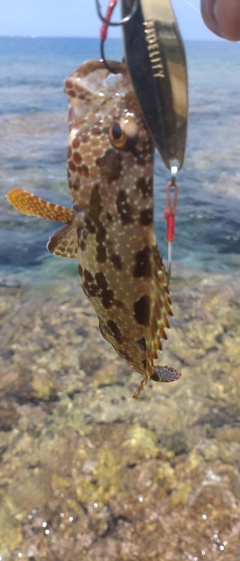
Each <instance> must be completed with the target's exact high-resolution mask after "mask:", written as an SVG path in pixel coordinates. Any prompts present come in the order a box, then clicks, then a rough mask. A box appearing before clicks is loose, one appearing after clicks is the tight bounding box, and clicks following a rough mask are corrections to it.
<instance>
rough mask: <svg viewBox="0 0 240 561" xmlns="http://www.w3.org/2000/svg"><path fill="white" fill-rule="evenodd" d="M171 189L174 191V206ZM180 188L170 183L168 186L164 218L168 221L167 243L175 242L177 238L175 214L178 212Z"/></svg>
mask: <svg viewBox="0 0 240 561" xmlns="http://www.w3.org/2000/svg"><path fill="white" fill-rule="evenodd" d="M171 188H173V189H174V195H173V204H172V203H171ZM177 199H178V186H177V184H176V183H173V182H172V181H169V183H168V185H167V208H166V210H165V212H164V218H165V219H166V221H167V233H166V240H167V242H173V240H174V236H175V214H176V212H177Z"/></svg>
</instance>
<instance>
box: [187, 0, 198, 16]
mask: <svg viewBox="0 0 240 561" xmlns="http://www.w3.org/2000/svg"><path fill="white" fill-rule="evenodd" d="M184 1H185V2H186V4H189V6H191V7H192V8H193V9H194V10H196V12H198V13H199V14H200V13H201V12H200V10H198V8H196V7H195V6H193V4H191V3H190V2H188V0H184Z"/></svg>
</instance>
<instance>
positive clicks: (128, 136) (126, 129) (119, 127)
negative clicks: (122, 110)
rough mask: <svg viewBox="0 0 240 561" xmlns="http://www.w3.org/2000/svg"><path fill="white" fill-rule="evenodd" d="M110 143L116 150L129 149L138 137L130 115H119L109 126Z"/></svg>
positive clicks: (135, 125) (136, 128)
mask: <svg viewBox="0 0 240 561" xmlns="http://www.w3.org/2000/svg"><path fill="white" fill-rule="evenodd" d="M109 137H110V141H111V143H112V145H113V146H114V147H115V148H117V149H118V150H129V149H130V148H132V147H133V146H134V145H135V144H136V142H137V139H138V127H137V124H136V123H135V121H134V119H133V118H132V117H120V119H116V120H115V121H113V123H112V124H111V125H110V127H109Z"/></svg>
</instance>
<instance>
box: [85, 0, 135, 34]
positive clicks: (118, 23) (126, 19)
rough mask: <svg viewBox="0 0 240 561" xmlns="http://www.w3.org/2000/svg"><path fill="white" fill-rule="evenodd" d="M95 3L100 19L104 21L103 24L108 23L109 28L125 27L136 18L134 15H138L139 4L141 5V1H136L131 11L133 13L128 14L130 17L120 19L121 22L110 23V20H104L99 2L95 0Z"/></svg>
mask: <svg viewBox="0 0 240 561" xmlns="http://www.w3.org/2000/svg"><path fill="white" fill-rule="evenodd" d="M95 2H96V8H97V13H98V17H99V18H100V19H101V20H102V22H103V23H106V24H107V25H108V26H109V25H112V26H114V27H115V26H118V25H124V24H125V23H127V22H128V21H130V20H131V19H132V17H133V16H134V14H135V13H136V11H137V8H138V4H139V0H135V2H134V4H133V7H132V9H131V12H130V13H129V14H128V16H126V17H125V18H122V19H120V20H119V21H109V20H108V19H106V18H104V17H103V15H102V13H101V6H100V2H99V0H95Z"/></svg>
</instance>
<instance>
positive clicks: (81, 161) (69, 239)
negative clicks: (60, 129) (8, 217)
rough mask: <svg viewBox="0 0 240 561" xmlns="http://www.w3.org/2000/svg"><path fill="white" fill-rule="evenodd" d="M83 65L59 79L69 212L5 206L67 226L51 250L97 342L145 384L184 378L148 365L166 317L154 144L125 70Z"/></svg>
mask: <svg viewBox="0 0 240 561" xmlns="http://www.w3.org/2000/svg"><path fill="white" fill-rule="evenodd" d="M110 64H111V67H114V69H115V71H116V72H117V74H116V75H109V71H108V70H106V68H105V66H104V65H103V63H102V62H101V61H94V60H90V61H87V62H85V63H84V64H82V66H80V67H79V68H78V69H77V70H76V71H75V72H74V73H73V74H71V75H70V76H69V78H67V80H66V82H65V92H66V93H67V95H68V96H69V128H70V140H69V149H68V158H67V162H68V184H69V188H70V191H71V195H72V198H73V200H74V204H73V207H72V209H67V208H64V207H61V206H59V205H55V204H52V203H49V202H46V201H44V200H42V199H40V198H39V197H37V196H36V195H33V194H31V193H28V192H27V191H23V190H21V189H13V190H12V191H10V193H8V196H7V197H8V200H9V201H10V203H11V204H13V205H14V206H15V207H16V208H17V209H18V210H20V211H21V212H23V213H25V214H28V215H35V216H40V217H42V218H46V219H48V220H57V221H59V222H62V223H64V224H65V226H64V227H63V228H62V229H61V230H59V231H58V232H56V233H55V234H54V235H53V236H52V237H51V238H50V240H49V242H48V245H47V247H48V250H49V251H50V252H52V253H55V254H56V255H60V256H62V257H77V256H78V261H79V265H78V270H79V275H80V278H81V284H82V288H83V290H84V292H85V294H86V296H87V297H88V299H89V300H90V302H91V304H92V306H93V308H94V309H95V311H96V313H97V315H98V318H99V327H100V331H101V333H102V335H103V337H104V338H105V339H106V340H107V341H108V342H109V343H111V345H112V346H113V347H114V349H115V350H116V351H117V353H118V354H119V355H120V356H121V357H122V358H123V359H124V360H125V361H126V362H127V364H128V365H130V366H131V367H133V369H134V370H136V371H137V372H139V373H140V374H141V375H142V376H143V377H144V378H143V380H142V382H141V384H140V386H139V388H138V389H137V390H136V392H135V393H134V397H138V396H139V394H140V392H141V390H142V389H143V387H144V386H145V384H146V383H147V381H148V379H149V378H151V379H152V380H156V381H164V382H170V381H174V380H177V379H178V378H179V377H180V375H181V374H180V373H179V372H177V371H176V370H174V369H173V368H170V367H168V366H154V360H155V359H156V358H157V353H158V351H159V350H160V349H161V342H160V340H161V339H166V334H165V328H166V327H169V323H168V319H167V316H168V315H172V312H171V302H170V298H169V292H168V280H167V273H166V270H165V267H164V265H163V263H162V260H161V257H160V255H159V252H158V248H157V242H156V238H155V235H154V231H153V144H152V141H151V139H150V136H149V133H148V131H147V129H146V127H145V125H144V122H143V118H142V115H141V112H140V109H139V106H138V103H137V101H136V97H135V94H134V91H133V87H132V85H131V82H130V79H129V76H128V73H127V71H126V67H125V64H124V63H117V62H111V63H110Z"/></svg>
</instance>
